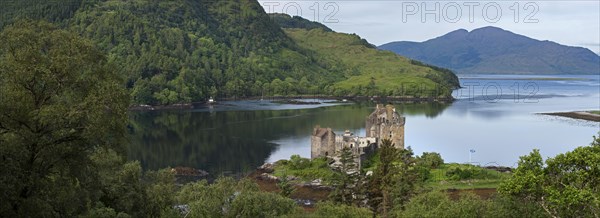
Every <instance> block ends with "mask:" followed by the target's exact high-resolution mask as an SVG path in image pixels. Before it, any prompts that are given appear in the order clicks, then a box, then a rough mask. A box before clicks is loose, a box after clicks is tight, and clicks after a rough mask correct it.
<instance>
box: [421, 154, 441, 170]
mask: <svg viewBox="0 0 600 218" xmlns="http://www.w3.org/2000/svg"><path fill="white" fill-rule="evenodd" d="M417 163H418V164H419V165H422V166H425V167H427V168H429V169H436V168H438V167H439V166H441V165H442V164H444V159H442V156H441V155H440V154H439V153H436V152H423V155H421V156H420V157H417Z"/></svg>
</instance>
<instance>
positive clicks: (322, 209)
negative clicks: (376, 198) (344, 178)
mask: <svg viewBox="0 0 600 218" xmlns="http://www.w3.org/2000/svg"><path fill="white" fill-rule="evenodd" d="M314 215H315V217H339V218H354V217H356V218H363V217H371V216H373V213H372V212H371V211H369V210H368V209H366V208H360V207H353V206H348V205H344V204H334V203H331V202H320V203H318V204H317V209H316V211H315V214H314ZM308 217H311V216H308Z"/></svg>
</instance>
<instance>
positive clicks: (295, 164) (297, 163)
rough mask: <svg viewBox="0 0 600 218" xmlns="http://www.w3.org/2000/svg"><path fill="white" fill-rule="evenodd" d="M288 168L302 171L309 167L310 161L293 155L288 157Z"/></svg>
mask: <svg viewBox="0 0 600 218" xmlns="http://www.w3.org/2000/svg"><path fill="white" fill-rule="evenodd" d="M289 167H290V169H292V170H303V169H306V168H308V167H310V160H309V159H306V158H302V157H300V155H297V154H294V155H292V156H291V157H290V162H289Z"/></svg>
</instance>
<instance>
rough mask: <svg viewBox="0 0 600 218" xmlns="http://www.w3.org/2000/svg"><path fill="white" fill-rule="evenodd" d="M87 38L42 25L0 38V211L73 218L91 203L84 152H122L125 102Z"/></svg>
mask: <svg viewBox="0 0 600 218" xmlns="http://www.w3.org/2000/svg"><path fill="white" fill-rule="evenodd" d="M119 84H120V81H119V77H118V76H117V75H116V72H115V71H114V70H113V68H112V67H111V66H110V64H108V62H107V59H106V57H105V56H104V55H103V54H102V53H101V52H100V51H99V50H98V49H96V48H95V46H94V45H93V44H92V43H91V42H90V41H88V40H84V39H82V38H80V37H79V36H77V35H75V34H71V33H68V32H66V31H64V30H58V29H57V28H56V27H55V26H53V25H51V24H48V23H45V22H19V23H16V24H14V25H12V26H8V27H6V28H5V29H4V31H2V33H0V145H1V146H0V157H1V160H2V168H0V175H1V177H0V178H1V179H0V189H2V190H1V191H0V193H2V196H1V198H2V201H1V203H0V210H1V213H2V214H3V215H6V216H17V215H18V216H44V217H48V216H73V215H75V214H79V213H81V212H83V211H85V210H86V206H87V205H88V204H91V203H92V201H93V200H94V198H95V196H94V195H95V194H94V191H95V190H93V189H92V188H91V187H92V186H93V184H94V183H95V181H94V180H95V178H96V177H95V172H94V170H93V169H92V168H90V165H91V162H90V156H89V155H90V154H91V153H93V152H94V151H95V150H97V149H99V148H112V149H115V150H119V151H122V150H123V148H122V147H121V146H122V144H121V143H122V142H123V139H124V134H125V129H124V128H125V123H126V120H127V114H126V110H127V106H128V97H127V95H126V92H125V89H124V88H123V87H121V86H120V85H119Z"/></svg>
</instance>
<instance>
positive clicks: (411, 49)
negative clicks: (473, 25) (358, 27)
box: [379, 27, 600, 74]
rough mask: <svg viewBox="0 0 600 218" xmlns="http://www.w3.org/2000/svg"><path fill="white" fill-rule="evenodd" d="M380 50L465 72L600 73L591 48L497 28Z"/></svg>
mask: <svg viewBox="0 0 600 218" xmlns="http://www.w3.org/2000/svg"><path fill="white" fill-rule="evenodd" d="M379 49H382V50H389V51H392V52H395V53H397V54H399V55H403V56H406V57H409V58H412V59H415V60H419V61H422V62H425V63H428V64H433V65H436V66H440V67H445V68H449V69H452V70H454V71H455V72H457V73H464V74H472V73H482V74H600V56H598V55H597V54H595V53H594V52H592V51H590V50H589V49H586V48H582V47H572V46H565V45H560V44H558V43H555V42H552V41H540V40H536V39H532V38H529V37H526V36H523V35H519V34H515V33H512V32H510V31H507V30H503V29H501V28H497V27H483V28H479V29H474V30H472V31H471V32H469V31H467V30H464V29H459V30H455V31H452V32H449V33H447V34H445V35H443V36H440V37H437V38H434V39H430V40H427V41H424V42H407V41H400V42H390V43H387V44H384V45H381V46H379Z"/></svg>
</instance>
